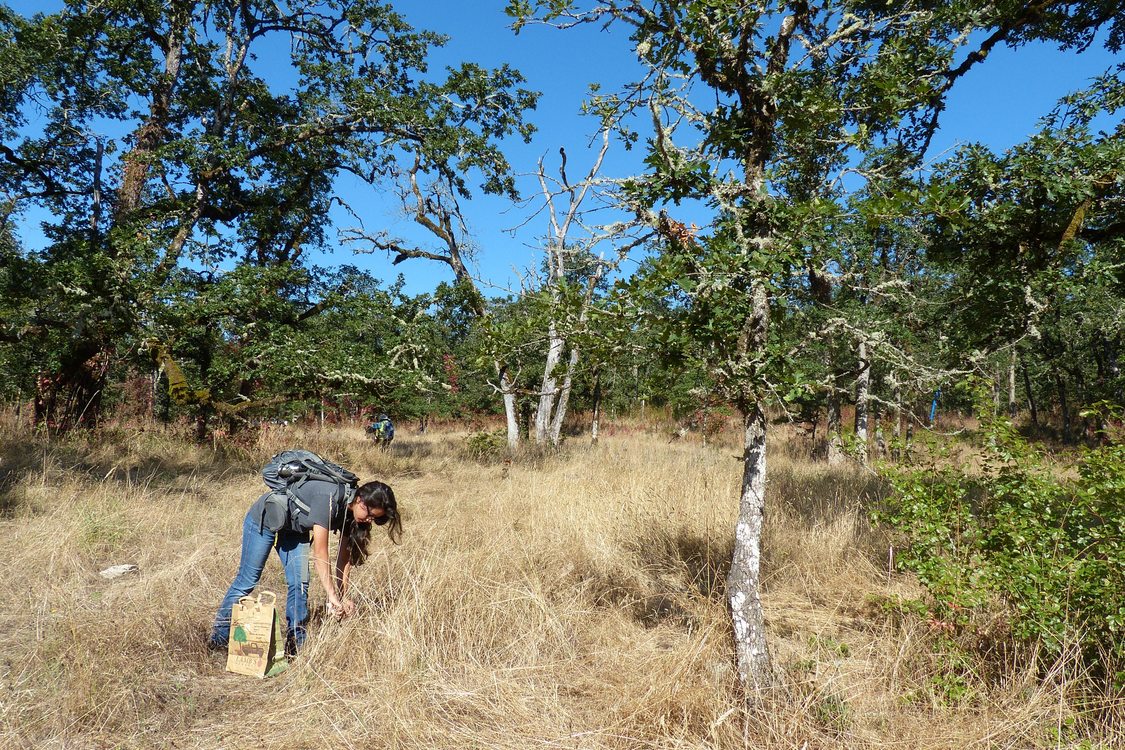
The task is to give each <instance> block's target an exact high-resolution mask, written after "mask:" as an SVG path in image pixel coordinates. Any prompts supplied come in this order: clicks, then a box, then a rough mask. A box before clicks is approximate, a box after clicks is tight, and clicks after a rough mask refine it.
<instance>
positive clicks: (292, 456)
mask: <svg viewBox="0 0 1125 750" xmlns="http://www.w3.org/2000/svg"><path fill="white" fill-rule="evenodd" d="M262 479H263V480H265V483H266V486H267V487H269V488H270V489H271V490H273V491H272V492H271V493H270V494H269V496H268V497H267V498H266V502H265V503H264V506H265V507H263V509H262V519H261V522H262V526H263V527H264V528H266V529H269V530H270V531H279V530H281V529H282V528H286V527H288V528H290V529H293V530H295V531H299V530H300V525H299V524H298V521H299V520H300V517H301V514H304V515H306V516H307V515H309V513H310V508H309V506H308V504H307V503H305V502H304V501H303V500H301V498H300V496H299V492H300V489H301V487H302V486H303V485H304V484H305V482H309V481H312V480H319V481H321V482H332V483H333V484H336V485H339V486H340V487H342V488H343V492H342V498H343V501H344V505H345V506H347V505H350V504H351V502H352V498H354V497H355V490H356V485H357V484H358V483H359V477H357V476H356V475H355V474H353V473H352V472H350V471H348V470H347V469H345V468H344V467H343V466H340V465H339V464H334V463H332V462H331V461H328V460H326V459H324V458H321V457H320V456H318V455H317V454H315V453H313V452H312V451H306V450H288V451H282V452H281V453H278V454H277V455H275V456H274V457H273V458H271V459H270V460H269V461H267V462H266V465H265V466H263V467H262ZM332 511H333V509H329V518H332V517H334V516H335V513H333V512H332Z"/></svg>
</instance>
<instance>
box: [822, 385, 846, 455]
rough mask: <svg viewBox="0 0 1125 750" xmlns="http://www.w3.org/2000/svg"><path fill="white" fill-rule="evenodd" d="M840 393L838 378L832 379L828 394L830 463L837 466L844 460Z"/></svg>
mask: <svg viewBox="0 0 1125 750" xmlns="http://www.w3.org/2000/svg"><path fill="white" fill-rule="evenodd" d="M840 422H841V419H840V394H839V393H838V392H837V391H836V379H835V378H833V379H832V391H831V392H830V393H829V394H828V434H827V436H826V437H827V440H828V454H827V456H828V464H829V466H836V465H838V464H841V463H843V461H844V455H845V454H844V436H843V435H842V434H841V431H840V430H841V426H840Z"/></svg>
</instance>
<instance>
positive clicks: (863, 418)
mask: <svg viewBox="0 0 1125 750" xmlns="http://www.w3.org/2000/svg"><path fill="white" fill-rule="evenodd" d="M857 354H858V357H859V374H858V375H857V376H856V380H855V443H856V451H857V452H858V453H859V460H860V461H861V462H862V463H863V465H864V466H866V465H867V405H868V391H869V389H870V387H871V363H870V362H868V361H867V342H866V341H862V340H861V341H860V342H859V351H858V352H857Z"/></svg>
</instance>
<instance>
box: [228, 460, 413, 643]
mask: <svg viewBox="0 0 1125 750" xmlns="http://www.w3.org/2000/svg"><path fill="white" fill-rule="evenodd" d="M298 453H299V454H304V455H307V456H312V457H313V458H315V459H319V456H316V455H315V454H312V453H308V452H307V451H299V452H297V451H293V452H288V453H284V454H278V455H279V456H281V457H282V458H284V457H286V456H288V455H290V454H298ZM274 458H275V459H276V458H277V456H275V457H274ZM319 460H321V461H323V459H319ZM271 461H272V459H271ZM325 463H327V462H325ZM294 465H296V463H290V464H286V465H283V466H282V467H281V470H280V472H279V473H280V474H281V476H283V477H287V476H288V475H287V474H286V473H285V470H286V469H287V468H289V467H292V466H294ZM328 466H331V467H334V468H337V469H339V468H340V467H336V466H335V464H328ZM269 468H270V465H269V464H267V467H266V469H264V470H263V476H266V478H267V483H269V484H270V486H271V487H274V486H275V485H274V484H272V483H270V478H269V474H268V470H269ZM341 471H343V472H344V473H345V474H347V475H348V476H350V477H352V479H353V480H354V478H355V475H354V474H351V472H347V471H346V470H343V469H341ZM275 476H276V475H275ZM296 476H297V477H299V481H293V480H292V479H290V480H288V481H290V482H292V483H290V484H289V485H288V486H287V487H284V489H281V490H278V489H273V490H272V491H270V492H267V493H266V494H264V495H262V496H261V497H259V498H258V499H257V501H256V502H255V503H254V504H253V505H251V506H250V510H249V511H248V512H247V513H246V518H245V520H244V521H243V522H242V556H241V559H240V561H239V563H238V572H237V573H236V574H235V577H234V582H233V583H231V585H230V588H229V589H228V590H227V593H226V596H224V597H223V601H222V603H221V604H220V605H219V611H218V613H217V614H216V615H215V623H214V626H213V627H212V629H211V636H210V639H209V640H208V646H209V647H210V648H212V649H217V650H218V649H223V650H225V649H226V648H227V644H228V641H229V639H230V619H231V609H232V607H233V606H234V604H235V603H236V602H237V601H238V600H239V599H241V598H242V597H243V596H246V595H247V594H249V593H250V592H251V591H253V590H254V588H255V587H256V586H257V585H258V581H259V580H260V579H261V577H262V570H263V568H265V566H266V560H267V559H268V558H269V554H270V550H272V549H276V550H277V556H278V559H279V560H280V561H281V566H282V568H283V569H284V570H285V581H286V584H287V589H288V590H287V595H286V602H285V624H286V635H285V653H286V654H287V655H290V656H291V655H293V654H296V653H297V651H298V650H299V649H300V648H301V646H302V645H303V644H304V642H305V637H306V631H307V625H308V621H309V607H308V596H309V561H310V551H311V553H312V554H311V560H312V565H313V567H314V568H315V569H316V574H317V577H318V578H319V579H320V583H321V585H322V586H323V587H324V591H325V593H326V594H327V595H328V610H329V612H330V613H332V614H333V615H335V616H337V617H341V618H343V617H350V616H351V615H352V614H354V613H355V609H356V604H355V601H354V600H352V599H350V598H349V597H348V581H349V575H350V573H351V570H352V568H353V567H354V566H357V565H362V564H363V563H364V561H365V560H366V559H367V556H368V554H369V550H368V546H369V544H370V538H369V537H370V532H371V524H375V525H376V526H384V525H385V526H387V533H388V536H389V537H390V539H391V541H392V542H394V543H395V544H397V543H398V541H399V539H400V538H401V536H402V520H401V518H400V517H399V512H398V504H397V502H396V501H395V493H394V491H393V490H392V489H391V488H390V487H389V486H387V485H386V484H384V483H382V482H378V481H371V482H367V483H365V484H362V485H360V486H359V487H358V488H356V487H355V485H354V484H351V486H349V485H348V483H341V482H339V481H334V480H333V478H332V477H331V476H325V475H324V474H321V473H319V472H317V471H315V470H313V471H307V472H306V474H305V475H304V476H301V475H300V474H298V475H296ZM338 532H342V536H341V540H340V544H339V550H338V553H337V555H336V566H335V570H334V571H333V570H332V568H331V566H330V564H329V553H328V542H329V536H330V534H333V533H338Z"/></svg>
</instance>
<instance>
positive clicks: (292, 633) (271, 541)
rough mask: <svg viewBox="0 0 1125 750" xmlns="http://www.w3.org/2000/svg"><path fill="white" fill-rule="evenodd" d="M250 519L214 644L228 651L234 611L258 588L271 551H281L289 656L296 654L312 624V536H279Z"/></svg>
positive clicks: (244, 525) (214, 629) (217, 622)
mask: <svg viewBox="0 0 1125 750" xmlns="http://www.w3.org/2000/svg"><path fill="white" fill-rule="evenodd" d="M250 516H251V514H250V513H247V514H246V520H245V521H243V522H242V559H241V560H239V563H238V573H237V574H235V576H234V582H233V583H231V585H230V588H229V589H227V595H226V596H224V597H223V603H222V604H220V605H219V612H218V614H216V615H215V625H214V626H213V627H212V628H211V644H212V645H213V646H217V647H222V648H225V647H226V645H227V641H228V640H230V612H231V608H232V607H234V604H235V602H237V601H238V600H239V599H241V598H242V597H244V596H246V595H247V594H249V593H250V592H251V591H253V590H254V587H255V586H257V585H258V580H259V579H260V578H261V577H262V570H263V569H264V568H265V567H266V560H268V559H269V556H270V550H271V549H277V557H278V559H279V560H281V566H282V567H283V568H284V569H285V582H286V584H287V589H288V591H287V592H286V597H285V625H286V632H285V652H286V653H287V654H293V653H296V651H297V649H298V648H300V647H301V646H302V645H303V644H304V642H305V634H306V626H307V625H308V622H309V549H310V546H311V544H310V542H309V535H308V534H307V533H305V534H301V533H298V532H296V531H291V530H289V529H282V530H281V531H279V532H277V533H276V534H275V533H274V532H272V531H269V530H267V529H263V528H262V527H261V526H260V525H259V524H258V519H256V518H251V517H250Z"/></svg>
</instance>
